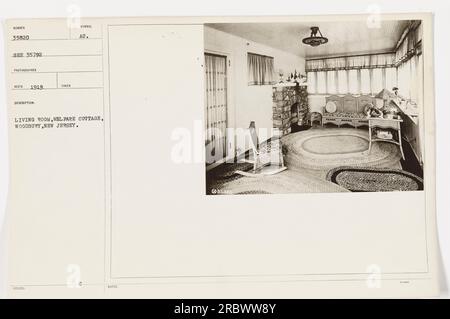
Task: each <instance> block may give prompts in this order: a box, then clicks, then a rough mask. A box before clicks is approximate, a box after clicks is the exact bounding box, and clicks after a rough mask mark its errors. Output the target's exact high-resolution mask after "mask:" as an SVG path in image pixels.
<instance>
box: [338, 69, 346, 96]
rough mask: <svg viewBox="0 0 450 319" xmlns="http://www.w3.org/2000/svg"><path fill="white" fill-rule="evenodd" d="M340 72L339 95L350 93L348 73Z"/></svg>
mask: <svg viewBox="0 0 450 319" xmlns="http://www.w3.org/2000/svg"><path fill="white" fill-rule="evenodd" d="M337 72H338V92H339V94H346V93H348V82H347V71H346V70H339V71H337Z"/></svg>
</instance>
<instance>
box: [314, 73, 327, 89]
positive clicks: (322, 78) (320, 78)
mask: <svg viewBox="0 0 450 319" xmlns="http://www.w3.org/2000/svg"><path fill="white" fill-rule="evenodd" d="M326 74H327V72H323V71H320V72H317V73H316V75H317V93H319V94H325V93H327V78H326Z"/></svg>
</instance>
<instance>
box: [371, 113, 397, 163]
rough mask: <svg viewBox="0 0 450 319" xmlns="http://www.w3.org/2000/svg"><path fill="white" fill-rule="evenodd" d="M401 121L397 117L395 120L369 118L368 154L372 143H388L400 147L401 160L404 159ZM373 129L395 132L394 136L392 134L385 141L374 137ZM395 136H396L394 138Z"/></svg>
mask: <svg viewBox="0 0 450 319" xmlns="http://www.w3.org/2000/svg"><path fill="white" fill-rule="evenodd" d="M402 122H403V120H402V119H401V118H400V117H398V118H396V119H390V118H383V117H371V118H369V153H370V149H371V148H372V143H374V142H389V143H394V144H396V145H398V146H399V147H400V152H401V154H402V158H403V160H404V159H405V154H404V153H403V147H402V132H401V129H400V123H402ZM375 128H380V129H383V128H385V129H391V130H395V132H394V134H392V138H389V139H385V138H379V137H377V136H376V135H374V134H373V132H372V130H373V129H375ZM395 135H397V136H395Z"/></svg>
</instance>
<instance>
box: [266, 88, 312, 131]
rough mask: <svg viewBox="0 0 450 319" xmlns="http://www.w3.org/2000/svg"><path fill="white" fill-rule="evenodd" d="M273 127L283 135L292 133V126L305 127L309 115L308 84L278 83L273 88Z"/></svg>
mask: <svg viewBox="0 0 450 319" xmlns="http://www.w3.org/2000/svg"><path fill="white" fill-rule="evenodd" d="M272 93H273V94H272V101H273V104H272V120H273V127H274V128H277V129H279V130H280V132H281V134H282V135H286V134H289V133H290V132H291V125H292V124H298V125H303V124H305V122H306V115H307V113H308V90H307V85H306V83H301V84H292V83H278V84H276V85H274V86H273V88H272Z"/></svg>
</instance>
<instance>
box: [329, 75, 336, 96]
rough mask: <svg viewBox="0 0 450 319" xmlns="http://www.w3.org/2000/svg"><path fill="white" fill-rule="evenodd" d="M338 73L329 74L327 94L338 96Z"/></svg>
mask: <svg viewBox="0 0 450 319" xmlns="http://www.w3.org/2000/svg"><path fill="white" fill-rule="evenodd" d="M336 88H337V87H336V71H328V72H327V93H330V94H336V93H337V89H336Z"/></svg>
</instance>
